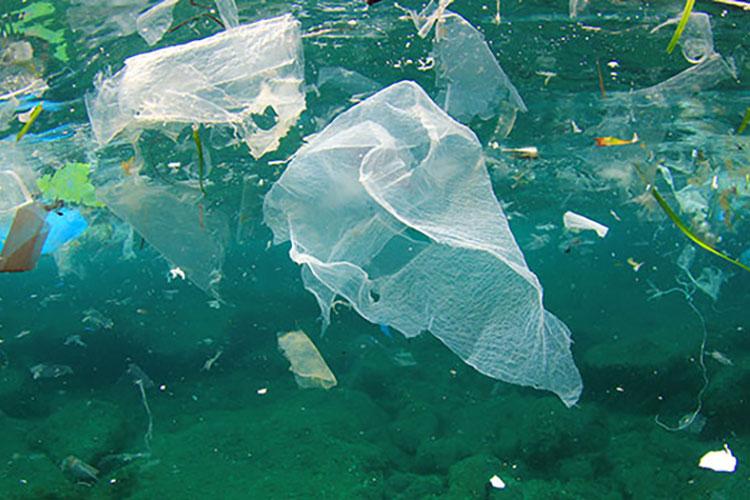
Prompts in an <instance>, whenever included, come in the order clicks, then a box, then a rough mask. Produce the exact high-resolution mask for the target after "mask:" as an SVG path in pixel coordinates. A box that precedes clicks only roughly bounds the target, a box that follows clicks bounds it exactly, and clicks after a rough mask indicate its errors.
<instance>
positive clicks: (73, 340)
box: [63, 335, 87, 347]
mask: <svg viewBox="0 0 750 500" xmlns="http://www.w3.org/2000/svg"><path fill="white" fill-rule="evenodd" d="M63 345H68V346H73V345H74V346H78V347H87V344H86V342H84V341H83V340H81V336H80V335H69V336H68V337H67V338H66V339H65V342H64V343H63Z"/></svg>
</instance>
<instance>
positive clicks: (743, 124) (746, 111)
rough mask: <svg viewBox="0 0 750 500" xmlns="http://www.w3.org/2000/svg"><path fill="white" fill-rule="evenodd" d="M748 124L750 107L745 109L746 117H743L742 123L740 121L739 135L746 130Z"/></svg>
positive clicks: (749, 121) (749, 122)
mask: <svg viewBox="0 0 750 500" xmlns="http://www.w3.org/2000/svg"><path fill="white" fill-rule="evenodd" d="M748 124H750V108H747V109H746V110H745V117H744V118H742V123H740V126H739V128H737V134H738V135H739V134H741V133H742V132H744V131H745V129H746V128H747V126H748Z"/></svg>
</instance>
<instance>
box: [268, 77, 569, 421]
mask: <svg viewBox="0 0 750 500" xmlns="http://www.w3.org/2000/svg"><path fill="white" fill-rule="evenodd" d="M264 218H265V222H266V224H268V225H269V226H270V227H271V229H272V230H273V233H274V242H275V243H277V244H278V243H282V242H284V241H291V250H290V256H291V258H292V260H294V261H295V262H297V263H299V264H301V265H302V278H303V282H304V284H305V287H306V288H307V289H308V290H309V291H310V292H311V293H313V294H314V295H315V297H316V299H317V300H318V303H319V305H320V307H321V310H322V313H323V317H324V321H325V323H326V324H327V323H328V321H329V314H330V309H331V307H332V304H333V301H334V299H335V297H336V296H337V295H340V296H342V297H344V298H345V299H346V300H348V301H349V302H350V303H351V304H352V306H353V307H354V308H355V310H356V311H357V312H358V313H359V314H360V315H362V316H363V317H364V318H366V319H367V320H369V321H371V322H372V323H376V324H384V325H390V326H391V327H394V328H396V329H398V330H399V331H401V332H402V333H403V334H404V335H406V336H407V337H414V336H416V335H419V334H420V333H422V332H424V331H429V332H430V333H432V334H433V335H435V336H436V337H437V338H438V339H440V340H441V341H442V342H443V343H445V344H446V345H447V346H448V347H449V348H450V349H451V350H452V351H453V352H455V353H456V354H457V355H458V356H459V357H460V358H461V359H463V360H464V361H465V362H466V363H467V364H469V365H471V366H473V367H475V368H476V369H477V370H478V371H480V372H482V373H484V374H486V375H488V376H491V377H493V378H496V379H500V380H504V381H506V382H509V383H514V384H519V385H525V386H532V387H536V388H540V389H546V390H550V391H553V392H555V393H556V394H557V395H558V396H559V397H560V398H561V399H562V401H563V402H564V403H565V404H566V405H569V406H570V405H572V404H574V403H575V402H576V401H577V400H578V397H579V395H580V393H581V389H582V383H581V378H580V375H579V373H578V370H577V369H576V367H575V364H574V363H573V357H572V355H571V352H570V344H571V339H570V331H569V330H568V328H567V327H566V326H565V325H564V324H563V323H562V322H561V321H560V320H559V319H557V318H556V317H555V316H554V315H552V314H551V313H549V312H547V311H546V310H544V307H543V304H542V287H541V285H540V283H539V281H538V279H537V277H536V276H535V275H534V274H533V273H532V272H531V271H530V270H529V268H528V267H527V265H526V262H525V260H524V257H523V254H522V253H521V250H520V249H519V247H518V245H517V244H516V241H515V239H514V238H513V234H512V233H511V231H510V227H509V225H508V221H507V218H506V217H505V215H504V214H503V210H502V208H501V206H500V204H499V203H498V202H497V200H496V199H495V197H494V195H493V192H492V187H491V183H490V178H489V175H488V173H487V170H486V166H485V161H484V156H483V154H482V147H481V145H480V144H479V141H478V139H477V138H476V136H475V135H474V133H473V132H472V131H471V130H470V129H468V128H467V127H465V126H463V125H461V124H459V123H457V122H455V121H454V120H453V119H451V118H450V117H449V116H448V115H447V114H446V113H445V112H444V111H443V110H441V109H440V108H439V107H438V106H437V105H436V104H435V103H434V102H433V101H432V100H430V98H429V97H428V96H427V94H426V93H425V92H424V91H423V90H422V88H421V87H419V86H418V85H417V84H415V83H413V82H400V83H397V84H395V85H392V86H390V87H388V88H386V89H384V90H382V91H380V92H378V93H377V94H375V95H374V96H372V97H370V98H368V99H367V100H365V101H363V102H361V103H360V104H358V105H356V106H354V107H353V108H351V109H350V110H348V111H346V112H345V113H343V114H342V115H339V116H338V117H337V118H336V119H334V121H333V122H332V123H331V124H330V125H329V126H328V127H326V128H325V129H324V130H323V131H322V132H320V133H319V134H318V135H316V136H315V137H314V138H313V139H312V140H311V141H310V142H309V143H308V144H306V145H304V146H303V147H302V148H301V149H300V150H299V151H298V152H297V154H296V155H295V157H294V159H293V160H292V162H291V163H290V164H289V166H288V167H287V169H286V170H285V171H284V174H283V175H282V176H281V178H280V180H279V181H277V182H276V184H274V185H273V187H272V188H271V190H270V191H269V193H268V195H266V198H265V204H264Z"/></svg>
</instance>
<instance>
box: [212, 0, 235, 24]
mask: <svg viewBox="0 0 750 500" xmlns="http://www.w3.org/2000/svg"><path fill="white" fill-rule="evenodd" d="M216 8H217V9H218V10H219V17H221V21H222V22H223V23H224V28H226V29H230V28H236V27H237V26H239V25H240V16H239V12H238V11H237V4H236V3H235V1H234V0H216Z"/></svg>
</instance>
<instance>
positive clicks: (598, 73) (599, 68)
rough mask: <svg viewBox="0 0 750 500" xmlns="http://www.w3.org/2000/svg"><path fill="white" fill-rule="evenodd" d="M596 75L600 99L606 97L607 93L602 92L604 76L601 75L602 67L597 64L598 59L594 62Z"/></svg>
mask: <svg viewBox="0 0 750 500" xmlns="http://www.w3.org/2000/svg"><path fill="white" fill-rule="evenodd" d="M596 74H597V75H598V76H599V92H601V94H602V98H605V97H607V92H606V91H605V90H604V75H602V67H601V65H600V64H599V59H597V60H596Z"/></svg>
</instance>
